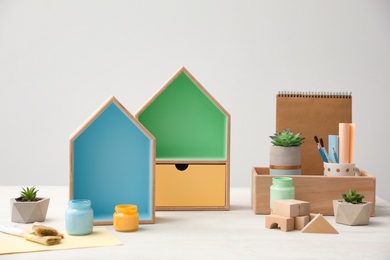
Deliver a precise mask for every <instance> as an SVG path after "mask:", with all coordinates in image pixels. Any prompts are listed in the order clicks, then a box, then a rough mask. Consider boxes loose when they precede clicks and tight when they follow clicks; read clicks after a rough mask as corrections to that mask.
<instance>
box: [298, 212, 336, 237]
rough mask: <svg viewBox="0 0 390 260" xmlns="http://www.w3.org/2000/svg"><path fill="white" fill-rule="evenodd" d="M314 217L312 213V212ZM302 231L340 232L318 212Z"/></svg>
mask: <svg viewBox="0 0 390 260" xmlns="http://www.w3.org/2000/svg"><path fill="white" fill-rule="evenodd" d="M310 217H312V214H310ZM302 233H325V234H338V233H339V232H337V230H336V229H335V228H334V227H333V226H332V225H331V224H329V222H328V221H326V219H325V218H324V217H323V216H322V215H321V214H317V215H316V216H315V217H314V218H313V219H312V220H311V221H310V222H309V223H308V224H307V225H306V226H305V227H304V228H303V229H302Z"/></svg>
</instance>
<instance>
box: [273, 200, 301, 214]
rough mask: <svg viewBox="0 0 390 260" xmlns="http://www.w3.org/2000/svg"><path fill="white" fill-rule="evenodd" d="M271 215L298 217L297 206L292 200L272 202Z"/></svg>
mask: <svg viewBox="0 0 390 260" xmlns="http://www.w3.org/2000/svg"><path fill="white" fill-rule="evenodd" d="M272 214H273V215H279V216H284V217H296V216H298V215H299V204H298V203H296V202H294V200H275V201H273V202H272Z"/></svg>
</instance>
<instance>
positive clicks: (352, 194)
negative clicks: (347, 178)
mask: <svg viewBox="0 0 390 260" xmlns="http://www.w3.org/2000/svg"><path fill="white" fill-rule="evenodd" d="M342 196H343V199H344V200H345V201H346V202H350V203H352V204H359V203H362V201H363V199H364V195H363V194H359V193H357V192H356V190H350V191H349V192H347V193H344V194H342Z"/></svg>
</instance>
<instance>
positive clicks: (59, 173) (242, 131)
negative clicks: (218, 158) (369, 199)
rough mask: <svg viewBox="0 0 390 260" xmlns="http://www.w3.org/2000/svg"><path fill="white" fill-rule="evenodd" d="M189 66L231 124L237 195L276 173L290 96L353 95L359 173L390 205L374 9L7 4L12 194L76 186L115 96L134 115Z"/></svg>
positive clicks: (2, 67)
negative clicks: (281, 119) (256, 174)
mask: <svg viewBox="0 0 390 260" xmlns="http://www.w3.org/2000/svg"><path fill="white" fill-rule="evenodd" d="M182 65H184V66H186V68H187V69H188V70H189V71H190V72H191V73H192V74H193V75H194V76H195V77H196V78H197V79H198V80H199V81H200V82H201V83H202V85H203V86H204V87H205V88H206V89H207V90H208V91H209V92H210V93H211V94H212V95H213V96H214V97H215V98H216V99H217V100H218V101H219V102H220V103H221V104H222V105H223V106H224V107H225V108H226V109H227V110H228V111H229V112H230V114H231V116H232V132H231V134H232V136H231V186H249V185H250V170H251V168H252V167H253V166H267V165H268V159H269V155H268V149H269V145H270V142H269V137H268V136H269V135H271V134H272V133H273V132H274V128H275V95H276V93H277V92H278V91H279V90H296V91H352V93H353V121H354V122H355V123H356V125H357V134H356V162H357V165H358V166H359V167H360V168H362V169H364V170H367V171H368V172H370V173H371V174H374V175H375V176H376V177H377V195H379V196H381V197H383V198H385V199H386V200H387V201H390V189H388V188H387V187H388V185H389V183H390V177H389V176H390V172H389V167H387V166H386V163H388V162H389V152H388V146H389V132H388V130H389V129H390V124H389V112H390V105H389V99H390V90H389V87H390V2H389V1H376V0H371V1H360V0H351V1H349V0H348V1H339V0H337V1H333V0H326V1H311V0H308V1H279V0H272V1H259V0H256V1H242V0H237V1H226V0H214V1H208V0H200V1H179V0H177V1H174V0H164V1H141V0H140V1H132V0H126V1H108V0H107V1H92V0H91V1H84V0H78V1H74V0H67V1H56V0H46V1H44V0H35V1H18V0H0V122H1V125H0V138H1V142H0V176H1V177H0V185H36V186H40V185H67V184H68V138H69V136H70V135H71V134H72V132H73V131H74V130H75V129H76V128H77V127H79V126H80V125H81V124H82V123H83V122H84V120H86V118H87V117H88V116H89V115H90V114H91V113H93V112H94V111H95V109H96V108H97V107H98V106H99V105H100V104H101V103H102V102H103V101H104V100H105V99H106V98H107V97H108V96H109V95H114V96H116V97H117V98H118V99H119V101H120V102H121V103H122V104H123V105H125V106H126V107H127V109H128V110H129V111H130V112H131V113H133V114H134V113H135V112H136V111H137V110H138V109H139V108H140V107H141V105H143V104H144V102H146V101H147V99H148V98H150V97H151V95H153V94H154V93H155V92H156V91H157V90H158V89H159V88H160V87H161V85H162V84H163V83H164V82H165V81H166V80H168V79H169V78H170V77H171V75H172V74H173V73H174V72H175V71H176V70H177V69H178V68H179V67H180V66H182ZM308 143H309V144H310V141H308Z"/></svg>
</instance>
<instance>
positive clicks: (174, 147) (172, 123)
mask: <svg viewBox="0 0 390 260" xmlns="http://www.w3.org/2000/svg"><path fill="white" fill-rule="evenodd" d="M136 117H138V120H139V121H140V122H141V123H142V124H143V125H144V126H145V127H146V128H147V129H148V130H149V132H150V133H151V134H152V135H153V136H154V137H155V138H156V159H160V160H170V159H175V160H186V159H187V160H202V159H206V160H226V158H227V147H228V142H229V133H228V131H229V124H230V115H229V114H228V113H227V112H226V111H225V110H224V108H223V107H222V106H220V104H219V103H218V102H217V101H216V100H215V99H214V98H213V97H212V96H211V95H210V94H209V93H208V92H207V91H206V90H205V89H204V88H203V87H202V86H201V85H200V83H199V82H198V81H197V80H196V79H195V78H194V77H193V76H192V75H191V74H190V73H189V72H188V71H187V70H186V69H185V68H184V67H182V68H181V69H179V70H178V72H176V73H175V75H174V76H173V77H172V78H171V79H170V80H169V81H168V82H167V83H166V84H165V85H164V86H163V87H162V88H161V89H160V90H159V91H158V92H157V94H155V95H154V96H153V97H152V99H151V100H150V101H149V102H148V103H147V104H146V105H145V106H144V107H143V108H142V109H141V110H140V111H139V112H138V113H137V115H136Z"/></svg>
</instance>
